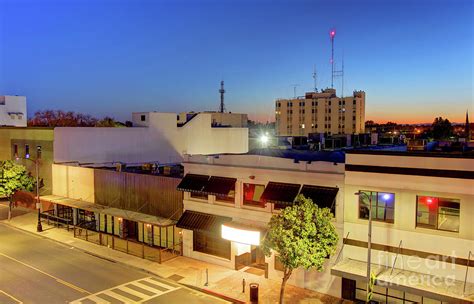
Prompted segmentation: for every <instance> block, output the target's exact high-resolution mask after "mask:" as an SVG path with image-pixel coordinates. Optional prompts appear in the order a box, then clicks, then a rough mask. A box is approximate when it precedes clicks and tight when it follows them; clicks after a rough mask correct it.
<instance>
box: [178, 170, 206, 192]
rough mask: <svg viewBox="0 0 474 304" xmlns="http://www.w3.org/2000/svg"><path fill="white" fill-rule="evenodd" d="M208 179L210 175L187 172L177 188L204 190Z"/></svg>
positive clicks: (181, 189)
mask: <svg viewBox="0 0 474 304" xmlns="http://www.w3.org/2000/svg"><path fill="white" fill-rule="evenodd" d="M208 180H209V176H208V175H199V174H186V176H185V177H184V178H183V179H182V180H181V182H180V183H179V185H178V187H176V189H178V190H180V191H187V192H202V190H203V189H204V187H205V186H206V185H207V181H208Z"/></svg>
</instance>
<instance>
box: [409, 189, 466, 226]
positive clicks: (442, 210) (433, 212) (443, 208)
mask: <svg viewBox="0 0 474 304" xmlns="http://www.w3.org/2000/svg"><path fill="white" fill-rule="evenodd" d="M416 226H417V227H424V228H431V229H438V230H446V231H453V232H459V200H457V199H450V198H440V197H432V196H417V206H416Z"/></svg>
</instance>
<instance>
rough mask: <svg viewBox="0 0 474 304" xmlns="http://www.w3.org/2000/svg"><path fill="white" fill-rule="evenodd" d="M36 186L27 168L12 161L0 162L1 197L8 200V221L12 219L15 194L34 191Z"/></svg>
mask: <svg viewBox="0 0 474 304" xmlns="http://www.w3.org/2000/svg"><path fill="white" fill-rule="evenodd" d="M35 185H36V184H35V179H34V178H33V177H32V176H31V174H30V173H29V172H28V171H27V170H26V168H25V166H22V165H19V164H16V163H15V162H13V161H11V160H7V161H0V197H6V198H8V202H9V210H8V219H10V217H11V209H12V204H13V194H15V193H16V192H17V191H19V190H26V191H33V189H34V188H35Z"/></svg>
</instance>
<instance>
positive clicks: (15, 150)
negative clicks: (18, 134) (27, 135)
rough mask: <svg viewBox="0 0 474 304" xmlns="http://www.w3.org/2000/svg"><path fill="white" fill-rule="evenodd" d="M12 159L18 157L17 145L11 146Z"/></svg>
mask: <svg viewBox="0 0 474 304" xmlns="http://www.w3.org/2000/svg"><path fill="white" fill-rule="evenodd" d="M13 157H15V158H17V157H18V145H17V144H14V145H13Z"/></svg>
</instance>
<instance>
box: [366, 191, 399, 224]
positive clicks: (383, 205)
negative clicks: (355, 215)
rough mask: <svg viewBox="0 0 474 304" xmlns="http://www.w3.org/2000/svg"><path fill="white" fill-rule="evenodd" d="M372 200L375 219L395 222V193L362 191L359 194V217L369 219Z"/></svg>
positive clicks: (373, 217)
mask: <svg viewBox="0 0 474 304" xmlns="http://www.w3.org/2000/svg"><path fill="white" fill-rule="evenodd" d="M370 202H371V203H372V219H373V220H376V221H382V222H387V223H393V221H394V208H395V194H394V193H388V192H376V191H361V194H360V195H359V218H361V219H369V206H370V205H369V204H370Z"/></svg>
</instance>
